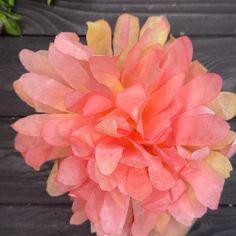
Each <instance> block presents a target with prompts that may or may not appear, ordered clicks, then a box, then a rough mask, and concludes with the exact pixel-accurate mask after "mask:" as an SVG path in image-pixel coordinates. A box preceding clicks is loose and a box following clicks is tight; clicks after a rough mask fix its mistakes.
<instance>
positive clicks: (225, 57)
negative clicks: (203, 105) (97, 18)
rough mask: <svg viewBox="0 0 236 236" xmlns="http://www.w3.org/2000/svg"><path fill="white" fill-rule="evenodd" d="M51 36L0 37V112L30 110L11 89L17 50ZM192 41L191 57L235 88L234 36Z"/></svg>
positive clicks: (39, 46) (228, 87) (16, 68)
mask: <svg viewBox="0 0 236 236" xmlns="http://www.w3.org/2000/svg"><path fill="white" fill-rule="evenodd" d="M52 40H53V39H52V37H20V38H11V37H0V55H1V57H0V78H1V86H0V94H1V100H0V116H14V115H27V114H30V113H32V112H33V110H32V109H31V108H29V107H28V106H27V105H25V104H24V103H23V102H21V101H20V99H19V98H17V96H16V95H15V94H14V92H13V89H12V82H13V81H14V80H16V79H17V78H18V77H19V76H20V75H21V74H22V73H23V72H24V69H23V67H22V66H21V64H20V62H19V59H18V53H19V51H20V50H21V49H23V48H29V49H32V50H39V49H46V48H47V47H48V44H49V42H50V41H52ZM82 40H83V41H84V38H82ZM193 44H194V49H195V57H196V58H198V59H199V60H200V61H201V62H202V63H203V64H204V65H205V66H206V67H207V68H208V69H209V70H210V71H214V72H217V73H219V74H220V75H221V76H222V77H223V78H224V89H225V90H229V91H236V79H235V77H236V67H235V65H236V46H235V45H236V37H217V38H195V37H193ZM6 48H7V50H6Z"/></svg>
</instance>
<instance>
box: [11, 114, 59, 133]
mask: <svg viewBox="0 0 236 236" xmlns="http://www.w3.org/2000/svg"><path fill="white" fill-rule="evenodd" d="M57 116H58V117H59V116H60V115H49V114H40V115H30V116H26V117H24V118H21V119H19V120H17V121H16V122H15V123H14V124H13V125H12V128H13V129H14V130H15V131H17V132H19V133H21V134H24V135H29V136H33V137H40V136H41V131H42V128H43V126H44V125H45V124H46V123H47V122H48V121H50V120H52V119H55V118H56V117H57Z"/></svg>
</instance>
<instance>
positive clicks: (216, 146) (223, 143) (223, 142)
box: [210, 131, 236, 150]
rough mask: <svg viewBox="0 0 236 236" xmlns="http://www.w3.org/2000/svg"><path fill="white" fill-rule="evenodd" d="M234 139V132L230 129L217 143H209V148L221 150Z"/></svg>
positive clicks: (235, 135)
mask: <svg viewBox="0 0 236 236" xmlns="http://www.w3.org/2000/svg"><path fill="white" fill-rule="evenodd" d="M234 140H236V133H235V132H233V131H230V132H229V133H228V135H227V136H226V137H225V138H224V139H223V140H221V141H220V142H219V143H216V144H213V145H211V146H210V149H212V150H222V149H224V148H225V147H226V146H228V145H230V144H231V143H233V141H234Z"/></svg>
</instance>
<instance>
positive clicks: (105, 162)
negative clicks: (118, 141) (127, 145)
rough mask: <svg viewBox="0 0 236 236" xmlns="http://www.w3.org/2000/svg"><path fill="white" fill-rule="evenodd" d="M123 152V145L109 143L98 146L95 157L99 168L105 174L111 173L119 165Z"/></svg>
mask: <svg viewBox="0 0 236 236" xmlns="http://www.w3.org/2000/svg"><path fill="white" fill-rule="evenodd" d="M122 154H123V147H121V146H118V145H113V144H108V143H99V144H98V145H97V146H96V150H95V157H96V162H97V166H98V169H99V170H100V172H101V173H102V174H104V175H110V174H111V173H112V172H113V171H114V170H115V169H116V167H117V165H118V162H119V160H120V159H121V157H122Z"/></svg>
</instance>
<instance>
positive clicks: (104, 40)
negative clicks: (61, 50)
mask: <svg viewBox="0 0 236 236" xmlns="http://www.w3.org/2000/svg"><path fill="white" fill-rule="evenodd" d="M87 25H88V32H87V34H86V39H87V43H88V47H89V48H90V49H92V51H93V52H95V53H96V54H100V55H108V56H111V55H112V49H111V28H110V26H109V24H108V23H107V22H106V21H105V20H97V21H94V22H91V21H89V22H87Z"/></svg>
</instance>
